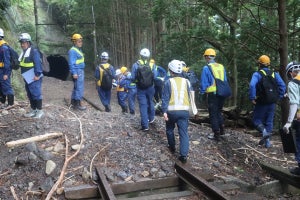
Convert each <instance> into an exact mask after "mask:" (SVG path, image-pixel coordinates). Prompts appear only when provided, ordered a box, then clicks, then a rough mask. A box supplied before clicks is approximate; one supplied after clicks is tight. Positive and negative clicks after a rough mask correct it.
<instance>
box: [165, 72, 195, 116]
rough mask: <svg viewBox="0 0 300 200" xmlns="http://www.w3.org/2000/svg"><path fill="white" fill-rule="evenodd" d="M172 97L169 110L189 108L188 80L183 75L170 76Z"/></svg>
mask: <svg viewBox="0 0 300 200" xmlns="http://www.w3.org/2000/svg"><path fill="white" fill-rule="evenodd" d="M169 80H170V83H171V97H170V101H169V106H168V110H169V111H173V110H189V106H190V103H189V96H188V91H187V80H186V79H184V78H181V77H175V78H170V79H169Z"/></svg>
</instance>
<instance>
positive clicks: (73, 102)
mask: <svg viewBox="0 0 300 200" xmlns="http://www.w3.org/2000/svg"><path fill="white" fill-rule="evenodd" d="M75 104H76V100H75V99H71V105H70V106H73V107H75Z"/></svg>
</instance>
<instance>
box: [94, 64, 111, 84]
mask: <svg viewBox="0 0 300 200" xmlns="http://www.w3.org/2000/svg"><path fill="white" fill-rule="evenodd" d="M101 65H102V66H103V68H104V69H106V70H110V69H109V66H110V64H109V63H104V64H100V65H99V77H100V79H99V80H98V81H97V85H98V86H101V83H102V79H103V73H104V69H102V68H101Z"/></svg>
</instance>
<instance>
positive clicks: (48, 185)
mask: <svg viewBox="0 0 300 200" xmlns="http://www.w3.org/2000/svg"><path fill="white" fill-rule="evenodd" d="M53 185H54V181H53V179H52V177H50V176H49V177H47V178H46V179H45V181H44V182H43V183H42V185H41V186H40V189H42V190H44V191H47V192H48V191H50V190H51V188H52V187H53Z"/></svg>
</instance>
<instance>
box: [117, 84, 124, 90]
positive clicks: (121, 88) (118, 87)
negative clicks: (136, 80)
mask: <svg viewBox="0 0 300 200" xmlns="http://www.w3.org/2000/svg"><path fill="white" fill-rule="evenodd" d="M124 91H125V88H123V87H120V86H119V85H118V86H117V92H124Z"/></svg>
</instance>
